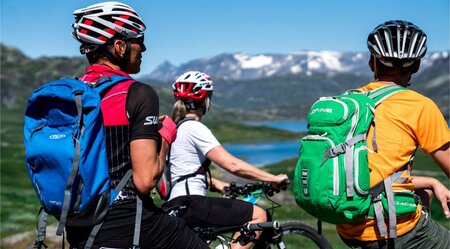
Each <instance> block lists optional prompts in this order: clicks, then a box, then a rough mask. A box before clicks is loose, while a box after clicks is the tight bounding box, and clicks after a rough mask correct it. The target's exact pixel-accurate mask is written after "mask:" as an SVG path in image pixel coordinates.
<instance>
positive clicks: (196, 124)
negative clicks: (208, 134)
mask: <svg viewBox="0 0 450 249" xmlns="http://www.w3.org/2000/svg"><path fill="white" fill-rule="evenodd" d="M180 128H185V129H188V130H197V131H210V129H209V128H208V127H207V126H206V125H205V124H203V123H202V122H200V121H195V120H189V121H185V122H183V124H182V125H180Z"/></svg>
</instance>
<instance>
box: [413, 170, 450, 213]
mask: <svg viewBox="0 0 450 249" xmlns="http://www.w3.org/2000/svg"><path fill="white" fill-rule="evenodd" d="M413 184H414V188H416V189H430V190H432V191H433V193H434V195H435V196H436V199H438V200H439V202H440V203H441V206H442V211H443V212H444V214H445V217H447V219H448V218H450V211H449V204H450V191H449V190H448V189H447V187H445V186H444V184H442V183H441V182H440V181H438V180H437V179H435V178H432V177H424V176H414V177H413Z"/></svg>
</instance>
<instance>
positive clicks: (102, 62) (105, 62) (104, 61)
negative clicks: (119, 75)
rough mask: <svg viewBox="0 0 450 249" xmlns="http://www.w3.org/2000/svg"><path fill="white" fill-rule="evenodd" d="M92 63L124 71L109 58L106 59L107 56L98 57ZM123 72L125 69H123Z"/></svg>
mask: <svg viewBox="0 0 450 249" xmlns="http://www.w3.org/2000/svg"><path fill="white" fill-rule="evenodd" d="M93 65H102V66H107V67H109V68H112V69H114V70H120V71H124V70H123V69H122V68H121V67H120V66H118V65H116V64H114V63H112V62H111V61H110V60H108V59H107V58H101V59H99V60H98V61H97V62H96V63H94V64H93ZM124 72H125V71H124Z"/></svg>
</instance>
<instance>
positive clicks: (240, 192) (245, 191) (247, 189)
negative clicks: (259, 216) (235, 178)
mask: <svg viewBox="0 0 450 249" xmlns="http://www.w3.org/2000/svg"><path fill="white" fill-rule="evenodd" d="M287 185H289V179H285V180H284V181H283V182H282V183H281V184H279V185H278V187H273V186H272V184H270V183H267V182H254V183H246V184H244V185H236V183H235V182H231V183H230V186H229V187H225V193H226V194H225V195H226V196H228V197H229V198H232V199H236V197H238V196H249V195H251V193H252V192H254V191H256V190H261V191H262V192H264V193H265V194H266V195H267V196H273V194H274V193H278V192H280V190H281V189H283V190H284V189H286V188H287Z"/></svg>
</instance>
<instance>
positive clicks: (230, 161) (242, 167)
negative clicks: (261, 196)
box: [207, 145, 288, 184]
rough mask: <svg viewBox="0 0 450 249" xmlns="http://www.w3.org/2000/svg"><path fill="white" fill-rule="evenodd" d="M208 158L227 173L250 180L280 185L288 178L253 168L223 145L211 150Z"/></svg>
mask: <svg viewBox="0 0 450 249" xmlns="http://www.w3.org/2000/svg"><path fill="white" fill-rule="evenodd" d="M207 157H208V158H209V160H211V161H212V162H214V163H215V164H217V165H218V166H220V167H221V168H223V169H225V170H226V171H228V172H230V173H232V174H234V175H237V176H240V177H243V178H246V179H249V180H256V181H264V182H270V183H273V184H279V183H281V182H282V181H283V180H285V179H287V178H288V177H287V175H285V174H280V175H276V176H275V175H272V174H270V173H268V172H265V171H263V170H260V169H258V168H256V167H254V166H252V165H250V164H248V163H246V162H244V161H243V160H241V159H239V158H236V157H234V156H233V155H231V154H230V153H229V152H228V151H227V150H226V149H225V148H224V147H223V146H222V145H218V146H216V147H214V148H213V149H212V150H210V151H209V152H208V154H207Z"/></svg>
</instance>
